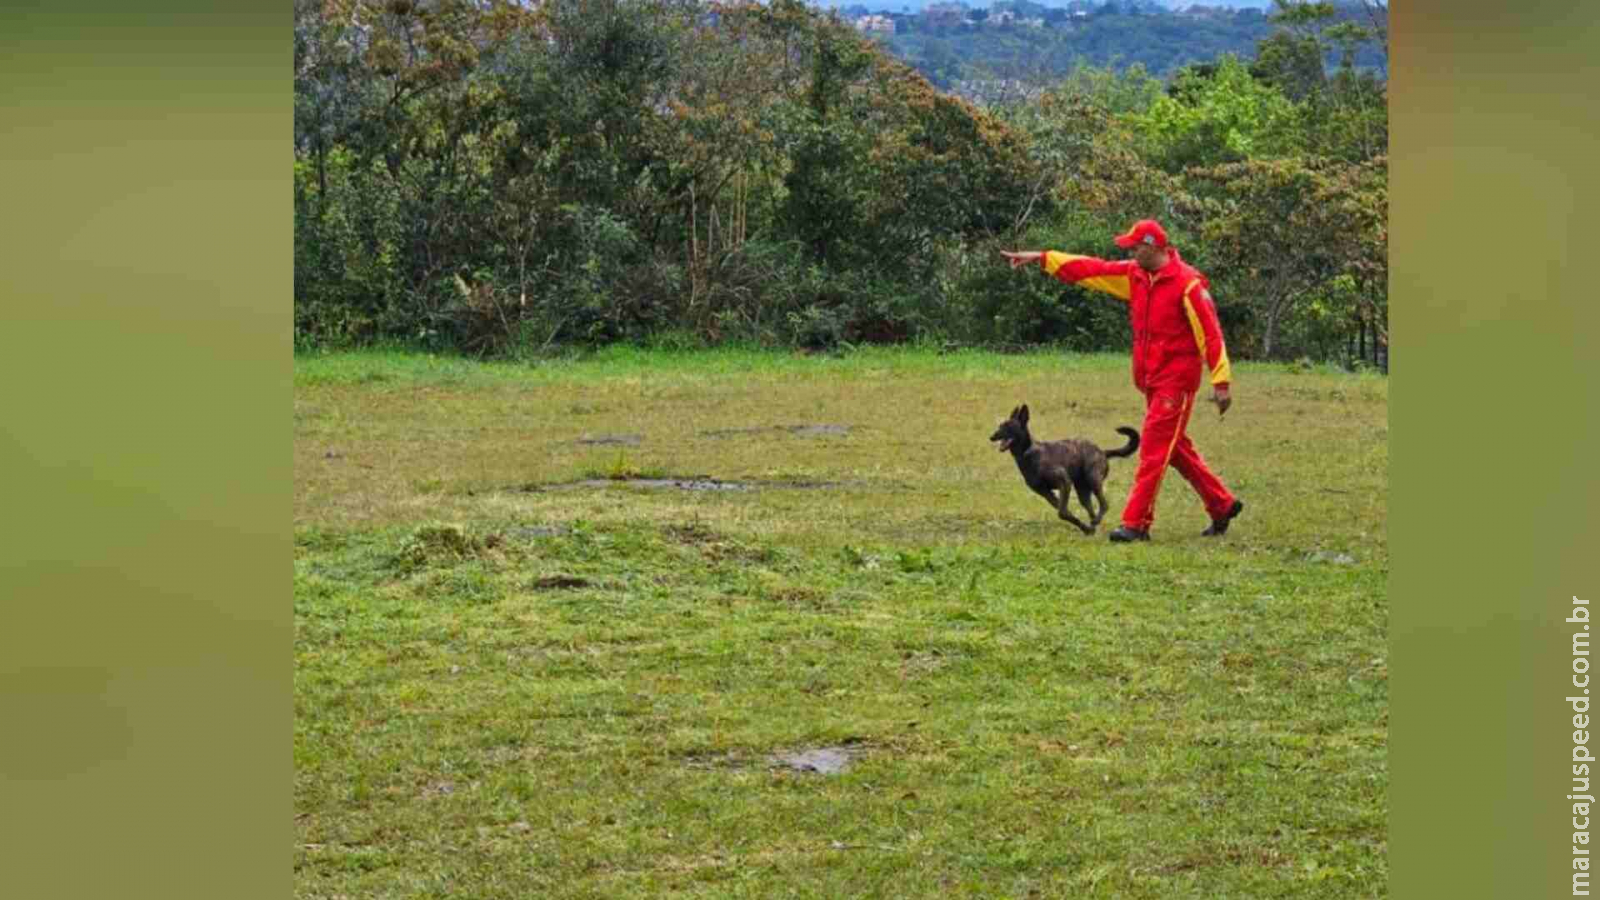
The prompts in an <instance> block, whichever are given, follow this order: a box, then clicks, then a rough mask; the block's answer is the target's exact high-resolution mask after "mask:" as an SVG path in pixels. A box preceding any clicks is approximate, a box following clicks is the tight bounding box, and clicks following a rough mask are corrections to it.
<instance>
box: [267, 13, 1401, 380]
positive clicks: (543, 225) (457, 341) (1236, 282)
mask: <svg viewBox="0 0 1600 900" xmlns="http://www.w3.org/2000/svg"><path fill="white" fill-rule="evenodd" d="M1124 6H1126V7H1127V8H1118V9H1110V8H1105V7H1100V8H1097V9H1096V10H1095V13H1094V15H1093V16H1091V17H1089V18H1088V19H1087V20H1083V19H1077V20H1074V19H1072V18H1071V17H1070V16H1069V15H1067V14H1065V13H1063V12H1062V11H1060V10H1053V9H1051V8H1047V7H1041V6H1038V5H1037V4H1033V3H1030V2H1026V0H1018V2H1015V3H1000V4H997V5H996V6H995V7H994V8H993V10H992V11H991V12H992V13H994V14H998V13H1000V12H1002V11H1011V12H1015V14H1016V15H1018V16H1021V17H1039V18H1042V19H1044V20H1045V23H1046V25H1047V26H1049V27H1045V28H1031V27H1026V26H1019V25H1011V24H1007V25H995V24H994V23H989V24H986V25H984V26H983V27H978V28H974V27H971V26H957V27H945V26H937V27H936V26H933V25H930V24H929V23H928V22H925V21H920V20H919V17H904V16H902V17H899V20H898V21H900V22H901V23H902V27H901V29H900V32H901V33H900V34H897V35H896V36H895V37H894V38H893V39H891V40H889V41H888V46H889V47H891V48H893V49H894V50H895V51H896V52H897V53H898V54H900V55H901V56H902V57H903V58H905V59H906V60H907V61H908V62H909V63H910V65H908V64H907V63H902V62H900V61H898V60H896V59H895V58H894V56H893V55H891V54H890V53H889V52H886V50H885V47H884V44H883V42H882V41H881V40H880V39H878V38H868V37H864V36H863V35H862V34H861V33H859V32H857V31H856V30H855V29H854V28H853V27H851V25H850V24H848V23H846V22H842V21H839V20H837V19H835V18H833V17H831V16H828V15H825V14H820V13H817V12H815V11H813V10H812V9H810V8H808V7H807V6H805V5H804V4H803V3H801V2H798V0H774V2H770V3H765V4H738V3H735V4H730V5H721V6H716V7H712V6H708V5H705V4H702V3H701V2H699V0H551V2H548V3H545V4H541V5H539V6H538V7H537V8H530V7H529V6H527V5H525V4H520V3H514V2H509V0H491V2H465V0H440V2H437V3H432V4H426V5H419V4H409V3H388V2H384V3H379V2H372V0H328V2H317V3H311V2H309V0H301V2H297V3H296V4H295V31H294V42H295V44H294V46H295V73H296V74H295V136H294V137H295V162H294V216H295V280H294V285H295V298H294V302H295V340H296V345H297V346H300V347H310V346H352V345H361V344H365V343H371V342H402V343H410V344H420V345H424V346H428V347H432V348H435V349H441V350H454V351H460V352H465V353H469V354H474V355H485V356H510V357H516V356H520V355H525V354H538V353H543V352H554V351H557V350H559V349H560V348H563V347H569V346H573V345H589V346H593V345H600V344H607V343H613V342H618V341H624V342H640V343H650V342H657V343H659V342H660V341H663V340H668V339H669V338H670V342H672V343H674V344H685V345H700V344H713V343H717V342H722V341H742V342H753V343H762V344H776V345H794V346H810V347H831V346H835V345H838V344H860V343H893V342H901V341H908V340H934V341H954V342H960V343H979V344H990V345H995V346H1015V345H1023V344H1036V343H1049V344H1056V345H1061V346H1065V347H1070V348H1075V349H1082V350H1101V349H1105V350H1112V349H1118V348H1122V347H1125V346H1126V344H1127V341H1128V335H1127V330H1126V323H1125V322H1124V321H1123V320H1122V314H1123V313H1122V309H1121V307H1120V306H1119V305H1118V304H1117V303H1115V301H1110V300H1108V299H1106V298H1105V297H1104V295H1089V294H1086V293H1085V292H1084V291H1082V290H1080V289H1077V288H1073V287H1067V286H1063V285H1060V284H1058V283H1055V282H1052V281H1050V280H1048V279H1044V278H1041V277H1039V276H1038V274H1037V273H1036V272H1012V271H1011V270H1009V269H1008V268H1007V267H1006V266H1004V264H1003V263H1002V262H1001V260H1000V257H999V253H998V251H1000V250H1002V249H1012V248H1037V247H1050V248H1055V249H1063V250H1071V251H1073V252H1082V253H1092V254H1096V255H1102V256H1119V255H1120V253H1119V252H1118V251H1116V250H1115V249H1114V248H1113V247H1112V246H1111V244H1110V237H1111V235H1112V234H1114V233H1116V232H1118V231H1120V230H1122V229H1123V228H1125V227H1126V225H1127V222H1128V221H1130V220H1131V219H1133V218H1142V217H1146V216H1156V217H1160V218H1162V219H1163V220H1165V221H1166V222H1167V223H1168V226H1169V229H1170V230H1172V232H1173V233H1174V234H1175V235H1178V236H1181V237H1182V238H1183V242H1182V244H1181V246H1183V248H1184V251H1185V255H1186V258H1188V259H1190V260H1191V261H1193V262H1196V263H1198V264H1200V265H1201V266H1202V267H1203V268H1204V267H1205V266H1206V265H1207V263H1208V262H1211V261H1215V262H1216V263H1217V264H1218V265H1226V264H1227V263H1226V262H1225V261H1226V260H1241V259H1248V258H1250V257H1249V256H1248V254H1247V253H1246V250H1247V249H1248V242H1249V240H1251V239H1252V234H1253V232H1248V231H1246V232H1245V233H1242V234H1241V233H1240V232H1239V231H1238V228H1237V227H1236V226H1237V223H1241V222H1260V221H1270V217H1267V218H1263V216H1261V215H1259V212H1260V211H1258V210H1257V211H1253V210H1250V209H1246V208H1241V207H1240V206H1239V204H1238V203H1234V202H1229V200H1228V198H1227V197H1223V196H1218V195H1217V194H1216V192H1215V190H1212V189H1210V188H1208V187H1207V185H1211V184H1212V182H1209V181H1207V180H1206V178H1205V177H1204V176H1203V175H1201V174H1197V171H1198V170H1199V169H1201V168H1206V167H1215V166H1217V165H1227V164H1239V163H1246V162H1253V161H1280V160H1300V161H1302V162H1303V163H1304V164H1305V165H1308V166H1313V167H1315V166H1318V165H1321V163H1319V162H1317V161H1318V160H1324V159H1326V160H1333V161H1338V162H1340V163H1342V164H1346V165H1356V166H1367V168H1363V169H1361V170H1360V171H1362V172H1366V171H1369V170H1370V171H1373V172H1386V169H1385V168H1384V167H1383V166H1382V164H1381V159H1382V156H1383V154H1384V153H1386V152H1387V145H1388V140H1387V97H1386V92H1385V85H1384V83H1383V82H1382V81H1381V80H1380V79H1379V78H1378V77H1377V76H1376V75H1375V74H1374V72H1373V71H1372V69H1371V68H1370V67H1369V66H1368V65H1367V63H1366V62H1365V60H1367V59H1368V57H1369V56H1370V55H1371V54H1372V53H1373V52H1374V51H1375V48H1380V47H1381V46H1382V44H1383V41H1384V40H1385V38H1384V36H1383V34H1382V33H1381V32H1380V30H1379V29H1377V28H1376V27H1374V26H1371V25H1368V24H1364V20H1360V19H1357V18H1353V14H1352V13H1351V12H1350V11H1349V10H1347V9H1344V8H1337V9H1335V11H1334V13H1332V14H1325V12H1324V10H1323V8H1322V7H1320V6H1315V5H1311V4H1298V3H1285V4H1282V6H1283V7H1284V9H1283V10H1279V11H1278V12H1275V13H1274V14H1273V15H1272V16H1271V17H1262V16H1259V15H1257V16H1249V15H1238V16H1232V17H1223V18H1216V19H1205V18H1193V19H1191V18H1182V17H1178V16H1173V15H1151V14H1148V13H1149V10H1148V9H1144V10H1143V12H1140V13H1139V14H1135V10H1136V9H1143V8H1142V7H1136V6H1134V5H1124ZM906 26H911V27H906ZM1069 26H1070V27H1069ZM1179 45H1181V49H1174V48H1175V47H1178V46H1179ZM1225 51H1238V52H1239V53H1240V56H1241V59H1240V60H1238V61H1234V60H1230V59H1228V58H1226V57H1224V56H1222V54H1223V53H1224V52H1225ZM1334 59H1336V60H1337V61H1338V63H1339V65H1338V66H1337V67H1336V68H1334V69H1332V70H1331V71H1329V72H1327V73H1326V74H1324V71H1323V69H1322V68H1321V67H1320V66H1321V62H1322V61H1327V60H1334ZM1086 60H1087V61H1101V62H1103V63H1105V64H1107V67H1105V68H1095V67H1094V66H1093V65H1086V64H1085V61H1086ZM1113 62H1114V64H1115V68H1113V67H1110V65H1111V64H1112V63H1113ZM1141 63H1142V64H1141ZM912 66H915V67H916V69H920V70H921V72H922V73H924V74H925V75H926V76H927V77H926V78H925V77H923V75H919V74H918V73H917V71H916V69H913V68H912ZM1165 76H1170V77H1165ZM957 82H960V83H961V90H960V91H958V92H956V93H951V92H946V91H941V90H939V89H938V88H939V87H941V86H951V85H955V84H956V83H957ZM980 83H981V84H991V85H1000V86H1001V87H1000V88H999V89H998V91H997V92H989V91H985V90H980V89H977V88H975V87H974V86H975V85H979V84H980ZM1041 86H1042V87H1047V88H1049V90H1048V91H1046V92H1045V93H1044V94H1043V95H1042V96H1040V95H1039V94H1038V90H1037V89H1038V88H1039V87H1041ZM1030 91H1032V93H1029V92H1030ZM977 95H982V96H984V97H985V98H986V99H985V100H984V101H983V102H982V103H976V102H971V101H969V100H966V99H961V97H962V96H977ZM1029 98H1032V99H1029ZM1373 161H1379V162H1378V163H1377V164H1376V165H1371V164H1372V163H1373ZM1241 171H1247V172H1249V173H1258V174H1259V173H1265V172H1267V171H1268V170H1265V169H1261V170H1241ZM1350 171H1356V170H1354V169H1352V170H1350ZM1251 177H1256V176H1255V175H1251ZM1261 177H1266V176H1265V175H1264V174H1262V175H1261ZM1363 177H1365V176H1363ZM1385 178H1386V176H1383V177H1376V178H1366V179H1365V180H1362V179H1359V178H1355V177H1354V176H1352V177H1348V178H1340V179H1334V180H1333V181H1331V182H1329V183H1330V184H1331V185H1332V187H1328V188H1327V189H1326V190H1325V191H1324V195H1325V196H1324V197H1323V199H1324V200H1325V201H1326V202H1328V203H1333V204H1349V205H1353V208H1359V209H1360V210H1362V211H1363V212H1362V215H1361V216H1358V217H1354V218H1352V219H1351V221H1359V222H1360V223H1361V226H1360V227H1361V228H1363V229H1366V230H1365V231H1363V232H1362V235H1361V238H1360V239H1359V240H1344V241H1340V242H1335V243H1336V244H1337V250H1330V251H1328V252H1326V253H1323V254H1321V255H1319V256H1318V257H1317V258H1318V259H1319V260H1325V262H1324V263H1319V265H1321V266H1322V268H1320V269H1319V270H1318V272H1317V273H1316V275H1315V277H1313V278H1310V279H1301V280H1300V281H1297V282H1296V284H1297V285H1300V284H1304V285H1305V286H1303V287H1297V288H1296V289H1295V291H1294V292H1293V293H1292V295H1282V294H1274V295H1273V296H1274V297H1276V299H1274V300H1273V301H1271V303H1268V302H1267V301H1264V300H1262V299H1260V298H1262V297H1265V296H1267V294H1266V293H1265V292H1263V291H1260V290H1257V289H1256V288H1257V285H1256V283H1255V282H1254V281H1253V280H1252V279H1255V278H1256V277H1257V275H1256V274H1255V273H1253V272H1252V271H1243V272H1236V271H1223V272H1217V273H1213V278H1214V280H1215V281H1217V282H1218V283H1219V284H1222V285H1226V286H1227V288H1228V290H1227V291H1225V292H1219V295H1218V303H1219V312H1220V313H1221V315H1222V318H1223V323H1224V326H1225V327H1230V328H1232V327H1237V329H1238V331H1239V334H1240V335H1241V339H1240V340H1239V341H1238V342H1237V350H1238V354H1237V355H1241V356H1243V355H1248V354H1250V353H1252V352H1261V353H1267V352H1268V351H1269V349H1270V350H1271V353H1272V354H1273V355H1277V354H1278V353H1279V350H1278V349H1276V348H1279V347H1281V348H1285V349H1284V351H1283V352H1289V351H1290V350H1292V351H1293V352H1297V353H1299V352H1304V353H1308V354H1311V355H1315V356H1318V357H1321V358H1345V357H1347V356H1349V355H1351V354H1352V353H1357V354H1358V355H1362V356H1366V355H1367V351H1366V348H1367V346H1368V343H1369V340H1371V341H1378V340H1383V339H1385V338H1386V334H1387V328H1386V318H1387V314H1386V310H1387V295H1386V292H1385V287H1384V285H1385V283H1386V267H1385V266H1386V264H1385V262H1384V259H1385V258H1386V244H1385V242H1386V232H1384V230H1383V223H1382V215H1383V210H1384V209H1385V208H1386V202H1387V193H1386V180H1385ZM1241 189H1242V188H1241ZM1251 190H1254V188H1252V189H1251ZM1265 190H1266V188H1262V191H1265ZM1246 194H1247V195H1249V196H1266V194H1265V193H1260V192H1257V193H1250V191H1247V192H1246ZM1373 210H1376V211H1377V212H1376V215H1377V219H1374V218H1373V215H1372V213H1371V211H1373ZM1228 223H1234V225H1229V224H1228ZM1230 228H1231V229H1232V230H1230ZM1223 236H1226V240H1227V244H1226V246H1224V245H1223V244H1222V243H1219V242H1221V241H1223V239H1224V237H1223ZM1263 237H1264V236H1263ZM1309 239H1315V234H1314V232H1313V233H1311V234H1310V236H1309ZM1328 260H1331V261H1328ZM1285 297H1287V299H1285ZM1266 321H1270V322H1271V324H1270V326H1266V325H1264V324H1263V323H1264V322H1266ZM1257 333H1261V334H1263V335H1268V334H1270V335H1272V337H1273V338H1275V339H1276V343H1274V340H1273V339H1269V338H1264V339H1263V340H1261V341H1260V342H1255V341H1253V340H1252V339H1251V338H1250V337H1249V336H1251V335H1254V334H1257ZM664 336H665V337H664ZM1352 336H1354V337H1352ZM1369 336H1371V337H1370V338H1369ZM1230 343H1233V342H1231V341H1230ZM1351 348H1356V350H1352V349H1351Z"/></svg>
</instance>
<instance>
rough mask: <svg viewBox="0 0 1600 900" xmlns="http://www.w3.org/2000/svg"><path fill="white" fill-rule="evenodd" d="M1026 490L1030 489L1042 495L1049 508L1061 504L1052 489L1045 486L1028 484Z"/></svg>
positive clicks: (1054, 507)
mask: <svg viewBox="0 0 1600 900" xmlns="http://www.w3.org/2000/svg"><path fill="white" fill-rule="evenodd" d="M1028 490H1031V491H1033V492H1034V493H1035V494H1038V495H1039V496H1041V497H1043V498H1044V502H1046V503H1048V504H1050V508H1051V509H1056V508H1058V507H1059V506H1061V502H1060V501H1059V500H1057V499H1056V492H1055V491H1052V490H1051V489H1049V488H1047V487H1034V486H1033V485H1031V484H1030V485H1028Z"/></svg>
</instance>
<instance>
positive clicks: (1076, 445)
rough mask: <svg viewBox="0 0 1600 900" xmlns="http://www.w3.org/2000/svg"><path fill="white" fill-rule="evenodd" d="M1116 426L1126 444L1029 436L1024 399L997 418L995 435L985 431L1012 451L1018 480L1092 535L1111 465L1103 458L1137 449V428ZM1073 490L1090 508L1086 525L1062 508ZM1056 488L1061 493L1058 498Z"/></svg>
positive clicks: (1102, 514)
mask: <svg viewBox="0 0 1600 900" xmlns="http://www.w3.org/2000/svg"><path fill="white" fill-rule="evenodd" d="M1117 431H1118V432H1120V433H1122V434H1125V435H1127V436H1128V445H1127V446H1126V447H1121V448H1118V449H1116V450H1101V449H1100V448H1099V447H1098V446H1096V445H1095V444H1094V442H1092V441H1078V440H1067V441H1034V439H1033V435H1031V434H1029V433H1028V405H1027V404H1026V403H1024V404H1023V405H1021V406H1019V407H1017V408H1016V409H1014V410H1012V411H1011V418H1009V419H1007V420H1005V421H1004V422H1001V423H1000V427H999V428H996V429H995V430H994V434H991V435H989V440H991V441H999V442H1000V449H1001V450H1010V451H1011V455H1012V456H1013V457H1015V458H1016V460H1017V468H1018V469H1020V470H1021V471H1022V480H1023V481H1026V482H1027V483H1028V487H1029V488H1031V489H1032V490H1033V492H1034V493H1035V494H1038V495H1039V496H1041V497H1043V498H1044V499H1045V500H1046V501H1048V502H1049V503H1050V505H1051V506H1053V507H1055V510H1056V514H1057V515H1058V516H1060V517H1061V518H1062V519H1065V520H1066V521H1068V522H1071V523H1072V524H1074V525H1076V526H1078V527H1079V528H1080V529H1082V530H1083V533H1084V534H1094V530H1095V529H1096V528H1099V527H1100V520H1101V519H1102V518H1104V517H1105V514H1106V506H1107V504H1106V495H1105V491H1104V490H1102V489H1101V488H1102V486H1103V485H1104V484H1105V480H1106V473H1107V472H1109V471H1110V468H1111V466H1110V463H1108V462H1107V461H1106V457H1108V456H1132V455H1133V452H1134V451H1135V450H1138V449H1139V432H1138V431H1135V430H1134V429H1132V428H1118V429H1117ZM1069 488H1070V489H1069ZM1072 490H1076V491H1077V492H1078V501H1079V502H1080V503H1082V504H1083V508H1084V509H1085V510H1087V511H1088V512H1089V524H1087V525H1085V524H1083V523H1082V522H1079V521H1078V520H1077V519H1076V518H1073V515H1072V513H1070V512H1068V511H1067V498H1068V497H1070V496H1071V494H1072ZM1057 491H1060V492H1061V498H1060V499H1059V500H1057V499H1056V492H1057ZM1091 497H1094V498H1097V499H1099V501H1100V511H1099V512H1095V510H1094V506H1093V505H1092V504H1090V502H1089V499H1090V498H1091Z"/></svg>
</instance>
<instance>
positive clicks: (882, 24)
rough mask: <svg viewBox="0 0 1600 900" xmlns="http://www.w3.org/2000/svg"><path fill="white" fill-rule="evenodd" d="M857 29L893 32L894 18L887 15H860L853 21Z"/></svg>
mask: <svg viewBox="0 0 1600 900" xmlns="http://www.w3.org/2000/svg"><path fill="white" fill-rule="evenodd" d="M855 25H856V30H857V31H881V32H884V33H885V34H894V20H893V19H891V18H889V17H888V16H862V17H861V18H859V19H857V20H856V22H855Z"/></svg>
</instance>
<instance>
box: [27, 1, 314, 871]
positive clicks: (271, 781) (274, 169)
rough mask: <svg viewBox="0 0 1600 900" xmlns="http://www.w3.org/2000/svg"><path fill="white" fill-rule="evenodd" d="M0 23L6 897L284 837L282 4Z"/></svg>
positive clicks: (193, 860) (288, 810) (197, 860)
mask: <svg viewBox="0 0 1600 900" xmlns="http://www.w3.org/2000/svg"><path fill="white" fill-rule="evenodd" d="M259 6H260V7H261V9H260V10H252V9H251V8H249V7H246V6H235V5H231V4H230V5H228V6H223V5H221V4H218V5H216V6H215V7H209V6H204V5H199V4H192V5H189V6H172V5H168V6H159V7H157V8H154V9H152V8H148V7H146V8H136V7H132V6H127V5H123V4H119V5H109V4H90V5H87V6H85V5H83V4H78V5H71V4H68V5H61V4H49V5H47V4H42V3H24V4H9V5H7V8H5V9H3V10H0V110H3V113H0V208H3V210H4V212H3V214H0V273H3V274H0V299H3V304H0V309H4V310H5V312H4V314H3V316H4V322H3V325H0V373H3V376H4V378H3V383H4V385H5V390H4V396H5V401H4V403H3V405H0V408H3V409H4V415H3V416H0V463H3V465H4V468H3V471H5V472H6V473H7V478H6V479H5V482H4V483H5V484H6V485H7V488H8V489H7V490H6V491H5V499H6V503H5V507H4V508H5V516H6V520H7V521H6V525H7V527H6V528H5V529H4V533H5V538H4V539H3V540H0V573H4V574H3V575H0V598H3V601H4V605H3V610H4V619H3V621H0V723H3V724H0V811H3V812H0V823H3V824H0V828H3V829H5V830H6V831H7V832H8V834H7V835H6V836H5V839H4V842H3V844H0V846H4V850H3V851H0V860H3V865H0V894H4V895H5V896H8V897H19V898H21V897H119V898H128V897H160V898H174V897H189V896H194V897H212V898H217V897H230V898H231V897H252V896H261V897H273V898H281V897H284V896H286V895H288V894H289V892H290V883H291V875H292V873H291V861H292V858H293V856H292V846H291V844H292V842H293V834H294V831H293V819H292V817H293V810H292V802H291V789H292V784H293V770H292V759H293V757H292V755H291V729H292V727H293V708H292V705H291V680H292V677H293V663H292V650H293V626H292V621H291V615H290V597H289V584H290V577H289V575H290V557H291V553H292V546H291V542H290V534H289V521H290V513H289V496H290V493H289V488H290V483H291V477H292V473H291V469H290V460H291V456H290V443H289V441H290V434H289V427H290V405H291V402H292V401H291V391H290V385H291V375H292V370H291V359H290V346H291V327H292V319H291V316H292V303H291V295H292V269H291V265H292V249H291V248H292V243H291V242H292V232H291V227H292V223H291V218H290V199H289V192H288V184H287V182H288V178H289V166H288V158H289V139H290V134H291V128H292V85H291V82H290V79H289V77H288V75H289V72H290V67H291V56H292V48H291V45H290V41H289V35H290V29H291V15H290V6H289V4H287V3H280V4H259Z"/></svg>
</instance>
